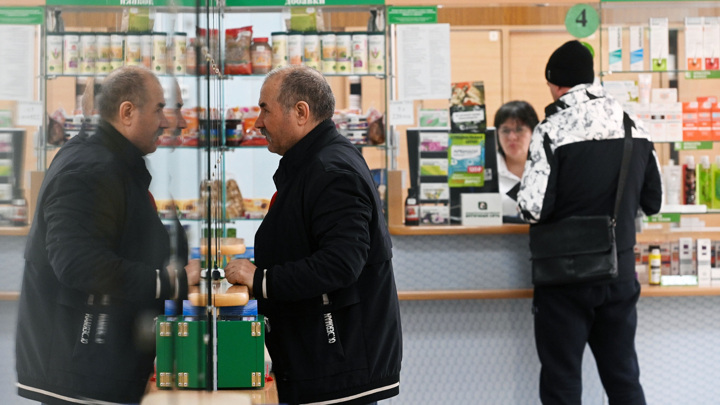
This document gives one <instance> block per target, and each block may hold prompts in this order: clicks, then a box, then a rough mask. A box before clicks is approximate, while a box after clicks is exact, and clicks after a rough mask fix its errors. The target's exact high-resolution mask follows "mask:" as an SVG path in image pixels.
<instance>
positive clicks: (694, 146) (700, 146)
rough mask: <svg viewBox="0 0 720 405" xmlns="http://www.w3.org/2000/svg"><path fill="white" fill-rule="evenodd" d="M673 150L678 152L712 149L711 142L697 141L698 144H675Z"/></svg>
mask: <svg viewBox="0 0 720 405" xmlns="http://www.w3.org/2000/svg"><path fill="white" fill-rule="evenodd" d="M673 146H674V148H675V150H677V151H680V150H709V149H712V148H713V142H712V141H698V142H675V143H674V145H673Z"/></svg>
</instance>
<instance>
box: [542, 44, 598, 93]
mask: <svg viewBox="0 0 720 405" xmlns="http://www.w3.org/2000/svg"><path fill="white" fill-rule="evenodd" d="M545 79H547V81H548V82H550V83H552V84H554V85H557V86H561V87H573V86H576V85H578V84H580V83H592V82H593V80H594V79H595V71H594V70H593V57H592V54H591V53H590V50H589V49H587V47H586V46H585V45H583V44H581V43H580V42H579V41H568V42H566V43H564V44H563V45H562V46H561V47H560V48H558V49H557V50H555V52H553V54H552V55H550V59H549V60H548V63H547V66H546V67H545Z"/></svg>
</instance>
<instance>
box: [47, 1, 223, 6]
mask: <svg viewBox="0 0 720 405" xmlns="http://www.w3.org/2000/svg"><path fill="white" fill-rule="evenodd" d="M200 3H201V5H202V6H204V5H205V0H201V1H200ZM45 4H47V5H48V6H115V7H195V6H196V4H197V2H196V0H46V3H45ZM211 5H216V1H214V0H213V1H212V2H211Z"/></svg>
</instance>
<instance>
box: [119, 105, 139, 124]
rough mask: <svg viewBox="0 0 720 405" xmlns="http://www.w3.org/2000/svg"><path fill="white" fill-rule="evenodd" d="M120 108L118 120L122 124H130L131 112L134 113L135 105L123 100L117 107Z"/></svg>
mask: <svg viewBox="0 0 720 405" xmlns="http://www.w3.org/2000/svg"><path fill="white" fill-rule="evenodd" d="M119 110H120V122H122V123H123V124H124V125H130V122H131V121H132V117H133V114H135V110H136V108H135V106H134V105H133V103H131V102H129V101H123V102H122V103H121V104H120V107H119Z"/></svg>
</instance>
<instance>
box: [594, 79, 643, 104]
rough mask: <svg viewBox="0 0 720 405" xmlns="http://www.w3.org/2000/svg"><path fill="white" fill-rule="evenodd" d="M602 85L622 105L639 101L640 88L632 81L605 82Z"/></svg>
mask: <svg viewBox="0 0 720 405" xmlns="http://www.w3.org/2000/svg"><path fill="white" fill-rule="evenodd" d="M602 85H603V88H604V89H605V91H607V92H608V93H610V95H611V96H613V97H614V98H615V100H617V101H619V102H620V103H627V102H637V101H638V86H637V84H635V82H634V81H632V80H605V81H603V84H602Z"/></svg>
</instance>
